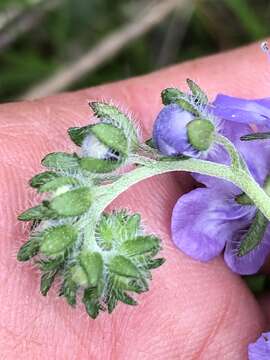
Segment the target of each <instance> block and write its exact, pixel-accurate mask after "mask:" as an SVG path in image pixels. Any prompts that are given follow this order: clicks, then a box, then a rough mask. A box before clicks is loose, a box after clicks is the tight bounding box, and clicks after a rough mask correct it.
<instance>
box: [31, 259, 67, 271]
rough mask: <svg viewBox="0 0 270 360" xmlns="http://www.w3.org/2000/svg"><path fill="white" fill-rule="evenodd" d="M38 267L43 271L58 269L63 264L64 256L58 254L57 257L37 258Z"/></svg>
mask: <svg viewBox="0 0 270 360" xmlns="http://www.w3.org/2000/svg"><path fill="white" fill-rule="evenodd" d="M37 264H38V266H39V269H40V270H41V271H43V272H50V271H55V270H60V269H61V268H62V267H63V265H64V257H63V256H60V257H58V258H53V259H47V260H39V261H37Z"/></svg>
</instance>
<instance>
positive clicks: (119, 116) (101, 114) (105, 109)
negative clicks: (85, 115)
mask: <svg viewBox="0 0 270 360" xmlns="http://www.w3.org/2000/svg"><path fill="white" fill-rule="evenodd" d="M89 106H90V107H91V109H92V110H93V112H94V114H95V116H97V117H98V118H100V119H101V120H103V119H105V120H106V122H107V121H109V122H110V123H111V124H112V125H114V126H115V127H117V128H121V129H123V131H124V133H125V136H126V137H128V140H129V143H130V145H131V149H132V150H133V149H135V148H136V147H137V146H139V140H138V136H137V131H136V129H135V128H134V126H133V124H132V121H131V120H130V119H129V118H128V117H127V116H126V115H125V114H124V113H122V112H121V111H120V110H119V109H118V108H117V107H116V106H114V105H110V104H106V103H104V102H90V103H89Z"/></svg>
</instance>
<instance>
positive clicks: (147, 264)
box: [145, 258, 166, 270]
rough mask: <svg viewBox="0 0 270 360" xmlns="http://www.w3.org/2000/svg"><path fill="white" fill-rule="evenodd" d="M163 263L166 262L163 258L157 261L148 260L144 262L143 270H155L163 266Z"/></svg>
mask: <svg viewBox="0 0 270 360" xmlns="http://www.w3.org/2000/svg"><path fill="white" fill-rule="evenodd" d="M165 261H166V260H165V259H164V258H158V259H151V258H148V259H147V260H146V261H145V268H146V269H148V270H152V269H156V268H158V267H160V266H161V265H162V264H164V263H165Z"/></svg>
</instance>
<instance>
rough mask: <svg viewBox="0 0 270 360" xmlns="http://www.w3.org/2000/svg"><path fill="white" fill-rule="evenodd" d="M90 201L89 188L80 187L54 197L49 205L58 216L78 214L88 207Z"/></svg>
mask: <svg viewBox="0 0 270 360" xmlns="http://www.w3.org/2000/svg"><path fill="white" fill-rule="evenodd" d="M91 202H92V195H91V192H90V189H89V188H88V187H81V188H78V189H75V190H70V191H67V192H65V193H63V194H61V195H58V196H56V197H54V198H53V199H52V201H51V202H50V203H49V207H50V209H52V210H53V211H55V212H56V213H57V214H58V215H59V216H64V217H67V216H79V215H82V214H83V213H85V212H86V211H87V210H88V209H89V207H90V205H91Z"/></svg>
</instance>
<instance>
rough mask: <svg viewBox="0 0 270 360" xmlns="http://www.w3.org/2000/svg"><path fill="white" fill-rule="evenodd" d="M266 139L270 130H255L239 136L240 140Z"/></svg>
mask: <svg viewBox="0 0 270 360" xmlns="http://www.w3.org/2000/svg"><path fill="white" fill-rule="evenodd" d="M266 139H270V132H257V133H251V134H247V135H243V136H241V137H240V140H242V141H253V140H266Z"/></svg>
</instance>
